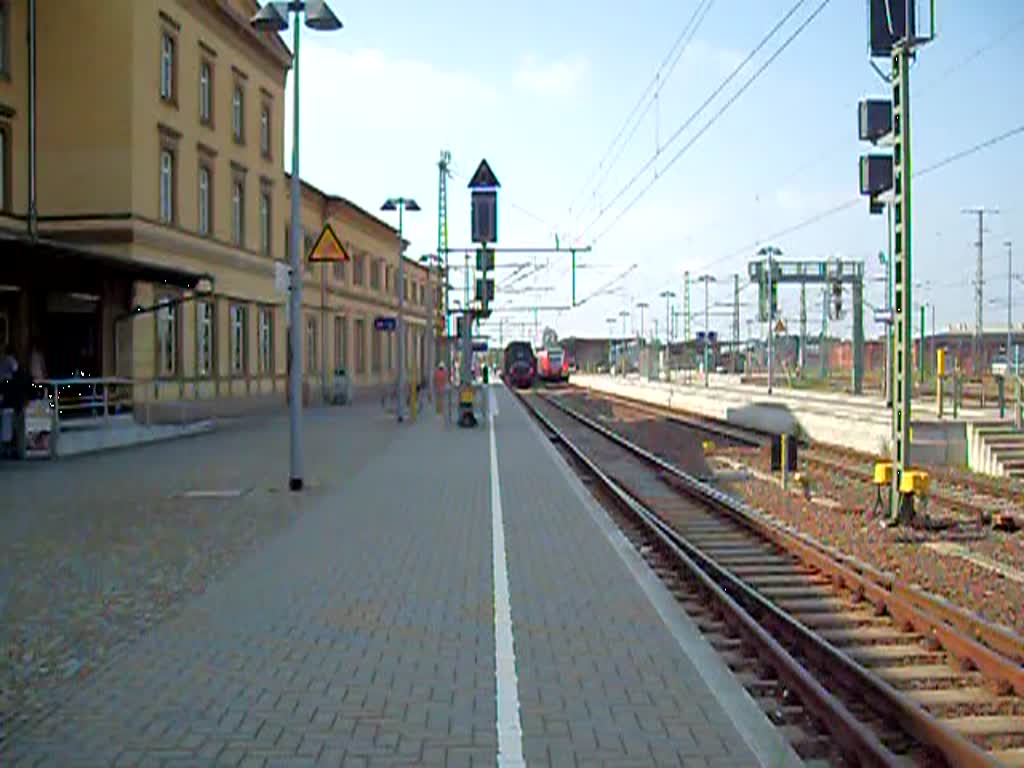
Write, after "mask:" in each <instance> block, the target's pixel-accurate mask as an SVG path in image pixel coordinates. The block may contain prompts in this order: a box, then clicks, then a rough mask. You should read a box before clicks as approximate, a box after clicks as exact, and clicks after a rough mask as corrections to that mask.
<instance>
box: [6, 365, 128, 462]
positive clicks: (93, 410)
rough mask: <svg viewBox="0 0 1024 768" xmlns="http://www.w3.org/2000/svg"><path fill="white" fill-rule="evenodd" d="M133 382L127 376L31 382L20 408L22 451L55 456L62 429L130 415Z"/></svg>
mask: <svg viewBox="0 0 1024 768" xmlns="http://www.w3.org/2000/svg"><path fill="white" fill-rule="evenodd" d="M133 385H134V382H133V381H132V380H131V379H122V378H114V377H102V378H90V377H77V376H76V377H72V378H67V379H43V380H40V381H35V382H33V383H32V385H31V394H30V396H29V400H28V402H26V403H25V410H24V418H25V427H24V428H25V443H26V452H27V453H29V454H37V455H38V454H40V453H49V455H50V456H51V457H55V456H56V455H57V444H58V442H59V437H60V433H61V432H62V431H66V430H67V429H72V428H89V427H94V426H110V425H111V423H112V419H113V418H114V417H115V416H119V415H126V414H130V413H131V411H132V402H133V398H132V387H133ZM44 423H46V424H47V427H48V428H47V427H44V426H43V424H44Z"/></svg>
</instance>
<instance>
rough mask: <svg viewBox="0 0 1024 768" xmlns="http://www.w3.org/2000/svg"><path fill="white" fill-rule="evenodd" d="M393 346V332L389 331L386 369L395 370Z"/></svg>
mask: <svg viewBox="0 0 1024 768" xmlns="http://www.w3.org/2000/svg"><path fill="white" fill-rule="evenodd" d="M394 346H395V339H394V334H393V333H389V334H388V354H387V365H388V367H387V370H388V371H393V370H395V349H394Z"/></svg>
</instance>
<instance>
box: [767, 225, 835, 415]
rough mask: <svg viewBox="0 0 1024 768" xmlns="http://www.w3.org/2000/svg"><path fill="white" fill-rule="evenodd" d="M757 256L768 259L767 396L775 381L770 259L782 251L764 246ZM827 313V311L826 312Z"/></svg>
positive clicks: (774, 288)
mask: <svg viewBox="0 0 1024 768" xmlns="http://www.w3.org/2000/svg"><path fill="white" fill-rule="evenodd" d="M757 255H758V256H767V257H768V394H769V395H770V394H771V393H772V385H773V383H774V379H775V360H774V357H775V349H774V348H775V292H776V291H777V290H778V288H777V286H775V285H774V280H775V265H774V263H773V262H772V257H774V256H781V255H782V251H781V250H780V249H778V248H776V247H775V246H774V245H766V246H764V247H763V248H761V249H760V250H758V252H757ZM826 311H827V310H826Z"/></svg>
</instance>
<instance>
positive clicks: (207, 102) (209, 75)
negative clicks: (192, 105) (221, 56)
mask: <svg viewBox="0 0 1024 768" xmlns="http://www.w3.org/2000/svg"><path fill="white" fill-rule="evenodd" d="M199 122H201V123H202V124H203V125H210V124H212V123H213V66H212V65H211V64H210V62H208V61H206V60H205V59H203V61H201V62H200V63H199Z"/></svg>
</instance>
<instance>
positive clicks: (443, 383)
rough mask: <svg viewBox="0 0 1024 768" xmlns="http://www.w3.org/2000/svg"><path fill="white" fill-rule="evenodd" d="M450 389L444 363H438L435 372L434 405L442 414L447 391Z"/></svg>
mask: <svg viewBox="0 0 1024 768" xmlns="http://www.w3.org/2000/svg"><path fill="white" fill-rule="evenodd" d="M447 387H448V372H447V371H446V370H445V369H444V363H438V364H437V369H436V370H435V371H434V404H435V406H436V408H437V412H438V413H439V414H440V413H441V412H442V411H441V406H442V403H443V402H444V395H445V390H446V389H447Z"/></svg>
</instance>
